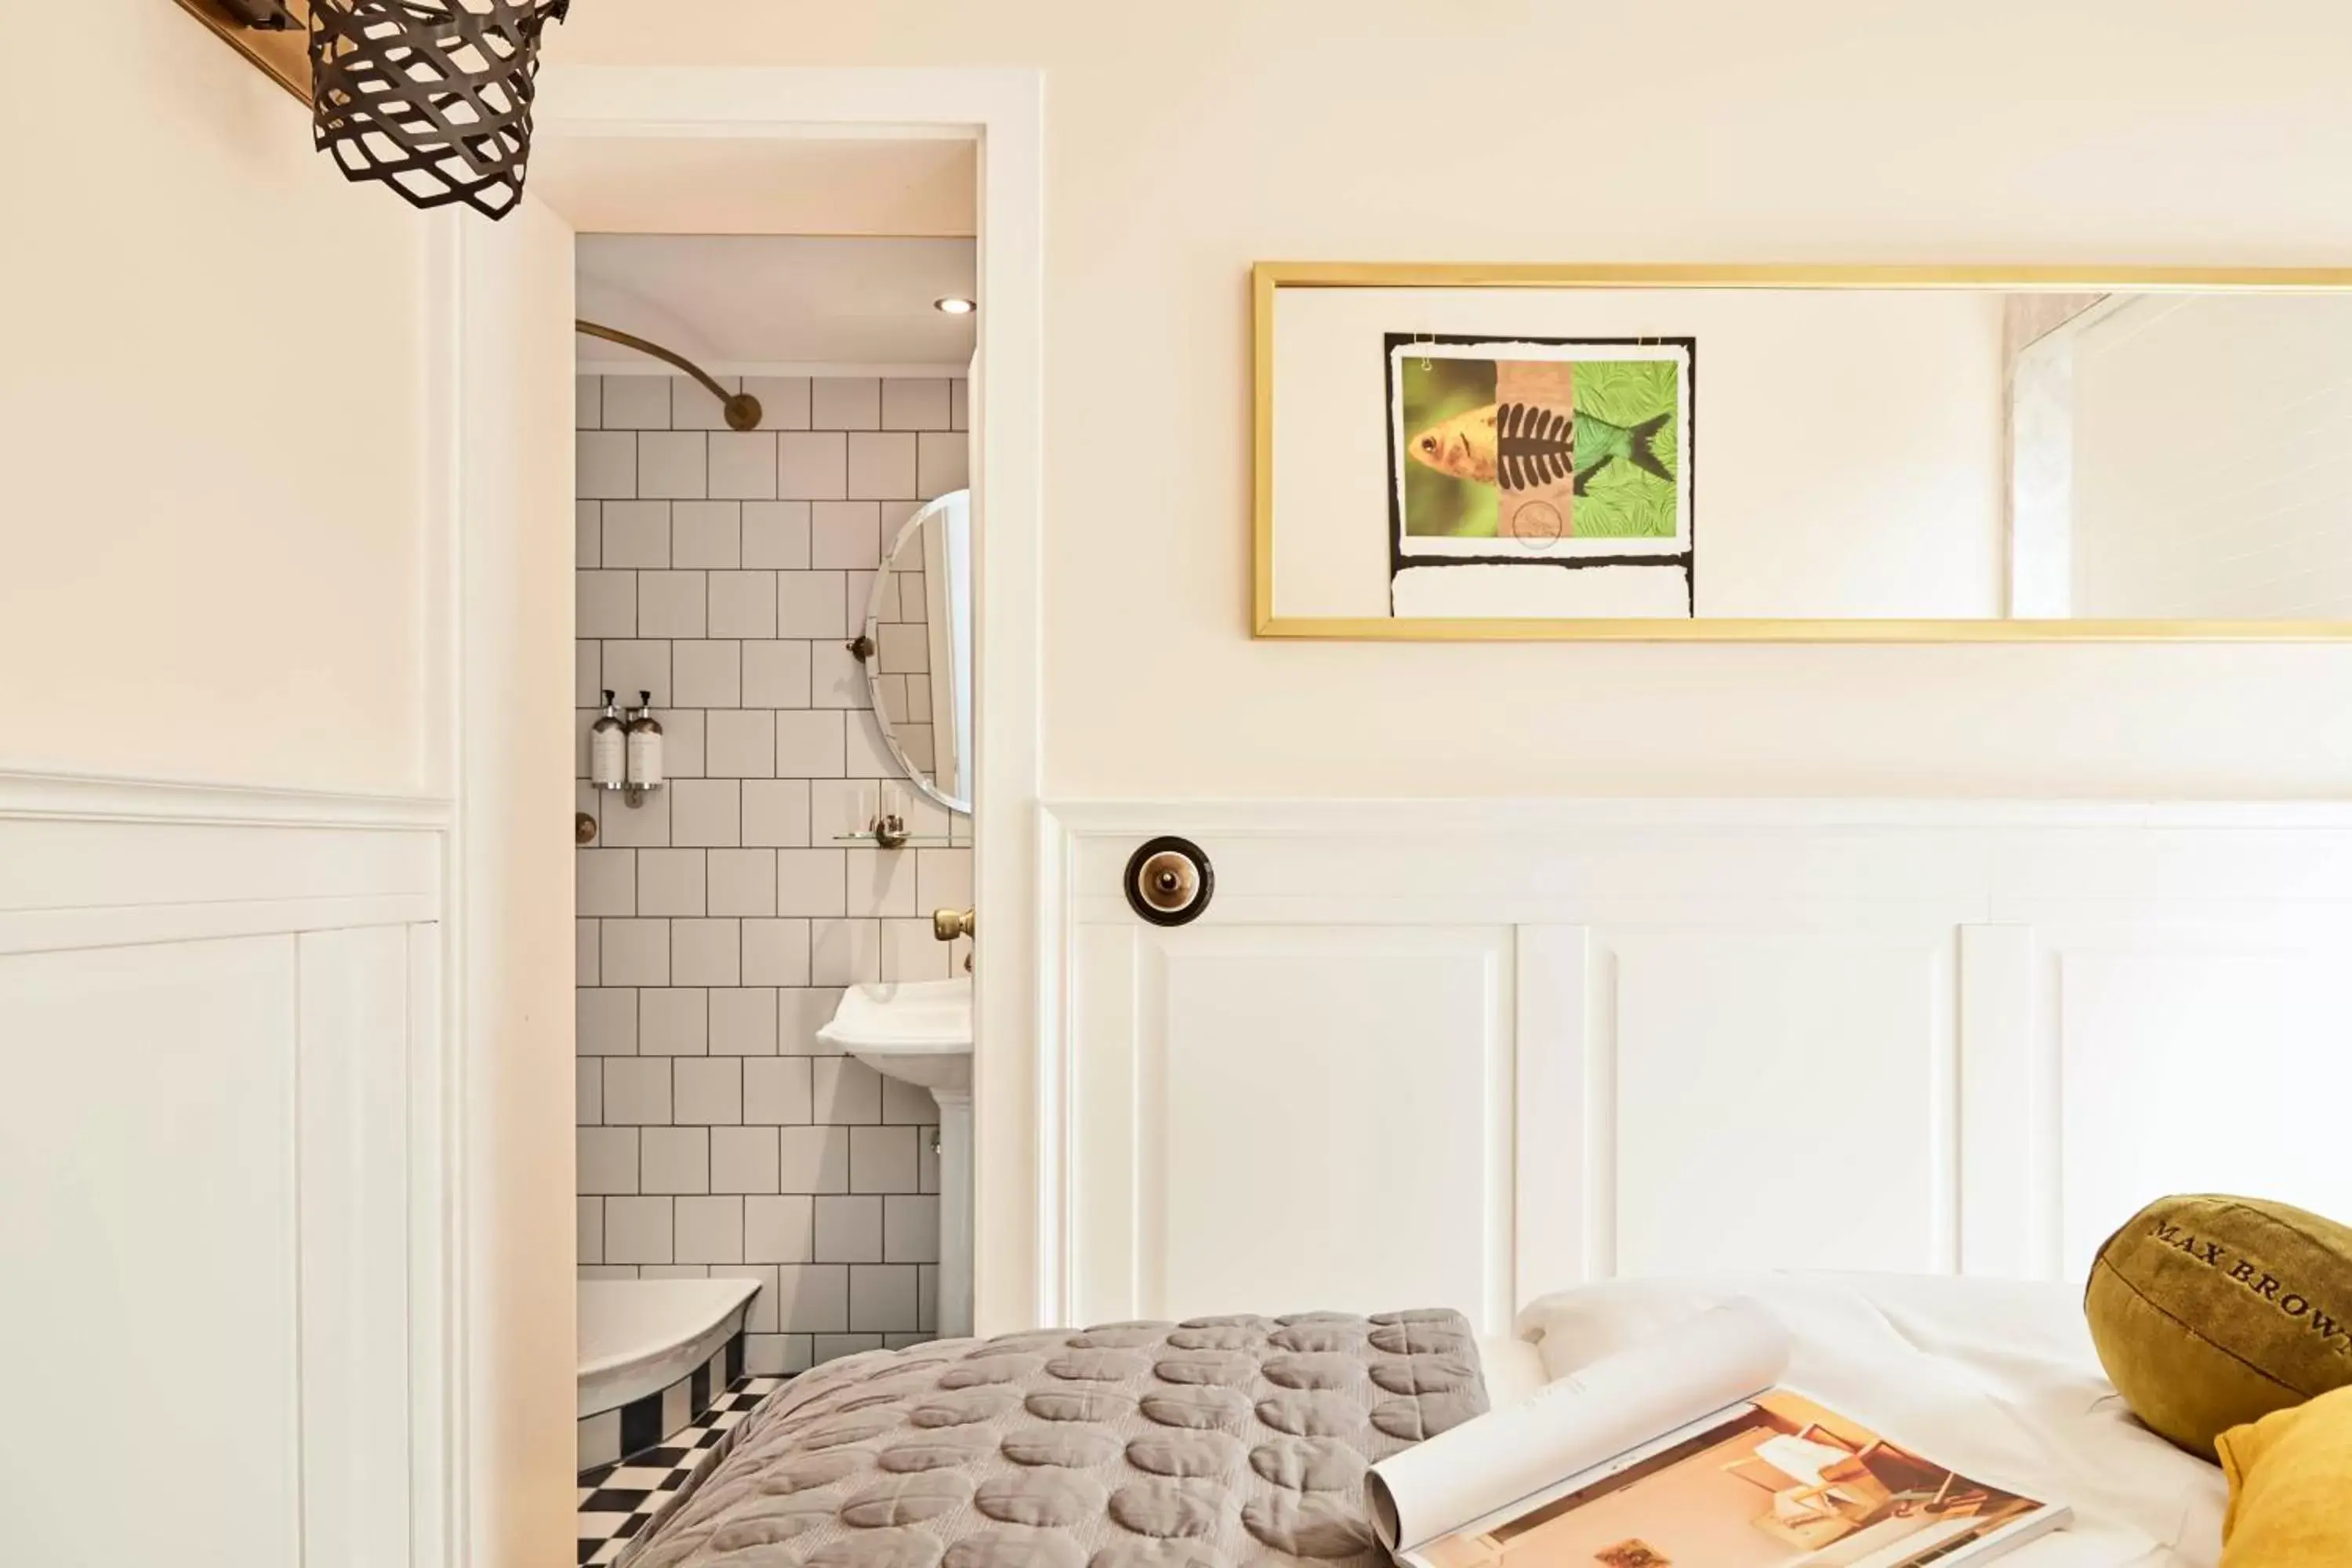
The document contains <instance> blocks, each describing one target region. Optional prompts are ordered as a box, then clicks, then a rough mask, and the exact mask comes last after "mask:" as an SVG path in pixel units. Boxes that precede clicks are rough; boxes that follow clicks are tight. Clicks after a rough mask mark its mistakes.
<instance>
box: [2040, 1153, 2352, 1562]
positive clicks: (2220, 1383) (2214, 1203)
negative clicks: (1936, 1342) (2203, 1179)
mask: <svg viewBox="0 0 2352 1568" xmlns="http://www.w3.org/2000/svg"><path fill="white" fill-rule="evenodd" d="M2083 1309H2084V1314H2085V1315H2086V1316H2087V1317H2088V1318H2089V1320H2090V1325H2091V1341H2092V1342H2093V1343H2094V1344H2095V1345H2096V1346H2097V1347H2098V1351H2099V1361H2100V1363H2101V1364H2102V1365H2104V1366H2105V1368H2106V1371H2107V1377H2108V1380H2109V1381H2110V1382H2112V1383H2113V1384H2115V1385H2116V1388H2117V1389H2119V1390H2121V1391H2122V1394H2123V1396H2124V1398H2125V1399H2126V1401H2128V1402H2129V1403H2130V1405H2131V1407H2132V1414H2134V1415H2137V1416H2138V1417H2139V1418H2140V1420H2141V1421H2143V1422H2145V1423H2146V1424H2147V1426H2148V1427H2149V1428H2151V1429H2152V1430H2154V1431H2156V1432H2157V1433H2158V1434H2160V1435H2161V1436H2165V1437H2168V1438H2169V1439H2171V1440H2172V1441H2173V1442H2175V1443H2177V1444H2179V1446H2180V1447H2183V1448H2186V1449H2188V1450H2189V1452H2190V1453H2192V1454H2195V1455H2197V1456H2198V1457H2200V1458H2211V1457H2212V1454H2213V1439H2214V1438H2216V1437H2218V1436H2221V1434H2222V1433H2223V1432H2226V1431H2228V1430H2229V1429H2230V1428H2231V1427H2232V1426H2243V1425H2244V1424H2245V1423H2247V1422H2249V1421H2259V1420H2260V1419H2262V1418H2263V1416H2265V1415H2269V1414H2270V1413H2271V1412H2272V1411H2273V1410H2284V1409H2286V1408H2288V1407H2289V1406H2291V1405H2300V1404H2302V1403H2303V1402H2304V1401H2305V1400H2306V1399H2310V1398H2314V1397H2315V1396H2316V1395H2319V1394H2326V1393H2328V1392H2329V1391H2330V1390H2332V1389H2336V1388H2341V1387H2344V1386H2346V1385H2347V1384H2352V1227H2347V1226H2341V1225H2337V1224H2336V1223H2335V1222H2334V1221H2332V1220H2326V1219H2322V1218H2321V1217H2320V1216H2319V1215H2315V1214H2306V1213H2305V1212H2304V1211H2303V1210H2301V1209H2298V1208H2291V1207H2289V1206H2288V1205H2285V1204H2274V1203H2264V1202H2262V1201H2260V1200H2258V1199H2254V1198H2231V1197H2217V1196H2210V1195H2197V1194H2191V1195H2187V1196H2181V1197H2170V1198H2159V1199H2158V1200H2157V1201H2156V1202H2155V1203H2152V1204H2150V1205H2147V1207H2146V1208H2144V1209H2142V1210H2140V1212H2139V1213H2138V1214H2137V1215H2133V1216H2132V1217H2131V1219H2130V1220H2129V1221H2127V1222H2126V1224H2125V1225H2124V1226H2123V1228H2122V1229H2120V1230H2118V1231H2116V1234H2115V1235H2113V1236H2111V1237H2108V1238H2107V1242H2106V1245H2105V1247H2101V1248H2100V1249H2099V1256H2098V1259H2097V1261H2096V1262H2095V1263H2094V1264H2093V1265H2092V1267H2091V1280H2090V1286H2089V1288H2088V1289H2086V1290H2085V1291H2084V1296H2083ZM2347 1561H2348V1562H2352V1560H2347Z"/></svg>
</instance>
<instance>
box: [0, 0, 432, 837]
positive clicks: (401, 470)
mask: <svg viewBox="0 0 2352 1568" xmlns="http://www.w3.org/2000/svg"><path fill="white" fill-rule="evenodd" d="M49 32H50V33H52V34H53V35H54V36H53V37H48V38H47V40H46V41H45V42H42V43H39V44H35V43H34V42H32V41H30V40H29V39H27V40H20V47H13V48H8V49H5V50H0V212H5V215H6V216H5V224H6V226H7V231H8V237H7V240H6V243H5V246H0V279H5V298H6V299H7V301H8V324H7V345H6V352H5V368H0V453H5V476H6V478H5V500H0V687H5V696H0V715H5V717H4V718H0V768H32V769H50V770H58V771H68V772H90V773H147V774H154V775H162V776H167V777H175V778H196V779H208V780H220V781H226V782H236V783H247V784H281V785H299V786H311V787H331V788H342V789H356V790H365V791H371V792H385V793H390V792H401V791H414V790H419V789H425V788H428V787H431V788H439V787H442V781H441V779H440V773H441V768H440V759H439V758H438V756H437V755H436V750H435V747H434V743H433V742H432V741H431V740H430V738H429V732H428V730H427V726H426V723H425V707H426V701H427V692H426V684H427V680H428V679H429V677H428V674H427V670H426V665H425V659H424V657H423V656H424V653H425V635H426V631H427V614H426V610H427V606H428V603H429V601H428V598H427V595H428V585H429V584H432V583H433V582H435V581H436V580H437V574H438V573H439V571H440V569H441V568H440V551H441V548H442V547H441V544H440V535H439V531H438V529H437V528H436V526H434V525H433V523H432V520H431V519H430V517H429V514H428V512H427V509H426V500H427V498H426V496H425V493H424V490H423V488H422V486H421V485H420V482H419V473H420V469H421V467H422V463H421V454H422V451H423V440H424V436H423V430H424V426H423V422H422V417H421V415H422V409H423V405H424V384H423V380H422V377H423V374H424V367H425V342H424V341H423V338H424V334H423V333H422V331H420V327H421V323H422V317H421V311H422V310H423V306H424V298H423V292H422V290H423V287H424V279H425V246H426V243H427V237H428V233H429V230H430V227H431V225H430V223H429V222H428V221H427V220H424V219H421V218H419V217H418V216H415V214H413V213H411V212H409V211H408V210H407V209H406V208H405V207H404V206H403V205H401V204H400V203H398V202H396V201H394V200H392V199H390V198H388V197H387V196H386V195H383V193H382V192H377V191H367V190H357V189H353V188H351V187H349V186H346V185H345V184H344V183H343V182H342V180H341V177H340V176H338V175H337V174H335V172H334V171H333V169H332V168H331V167H330V166H328V165H327V164H326V163H324V162H323V161H322V160H321V159H320V158H319V156H318V155H317V154H316V153H313V152H311V150H310V133H309V130H308V127H307V124H306V121H305V117H304V115H303V113H302V110H301V108H300V106H299V104H297V103H295V102H294V101H293V100H291V99H289V98H288V97H287V96H286V94H285V92H284V91H283V90H282V89H279V88H278V87H276V86H275V85H273V84H272V83H270V82H269V81H268V79H265V78H264V77H263V76H262V75H261V73H260V72H259V71H257V70H256V69H254V68H252V67H251V66H249V65H247V63H246V62H245V61H243V60H242V59H240V58H237V57H236V55H235V54H233V53H232V52H231V51H230V50H229V49H227V48H226V47H224V46H223V45H222V44H221V43H220V42H219V40H217V39H216V38H215V37H213V36H212V35H211V34H210V33H208V32H206V31H205V29H204V27H203V26H200V25H198V24H197V22H196V21H195V20H194V18H193V17H190V16H186V15H184V14H183V13H182V12H181V11H180V10H179V9H178V8H177V7H176V6H173V5H170V4H168V3H159V0H79V3H77V4H76V5H73V6H72V7H71V15H70V16H69V17H64V18H60V19H59V20H58V24H57V26H54V27H52V28H50V29H49Z"/></svg>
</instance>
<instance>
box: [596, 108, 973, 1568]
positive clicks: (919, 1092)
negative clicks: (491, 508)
mask: <svg viewBox="0 0 2352 1568" xmlns="http://www.w3.org/2000/svg"><path fill="white" fill-rule="evenodd" d="M914 150H915V151H916V153H918V154H919V156H920V157H921V159H922V161H923V166H925V167H928V166H929V163H932V162H934V161H935V160H934V159H933V158H932V156H931V155H932V154H933V153H934V152H935V145H934V144H931V143H916V144H914ZM883 151H887V146H877V145H876V144H867V145H864V146H861V147H860V148H859V149H858V152H859V156H858V158H857V160H856V162H857V163H858V165H859V167H860V169H861V171H862V172H863V173H865V174H867V175H868V176H869V177H870V176H872V175H873V174H875V173H877V158H876V153H877V152H883ZM967 151H968V149H967ZM823 158H824V148H823V147H822V146H820V147H817V148H814V149H803V150H801V151H800V154H799V161H800V162H802V163H805V164H808V165H811V166H812V169H813V168H814V166H816V165H820V164H821V163H822V162H823ZM859 216H860V215H856V214H855V213H853V212H849V211H844V210H841V209H839V208H835V207H833V206H831V205H829V204H818V205H813V207H812V210H810V211H809V212H808V213H807V214H806V216H805V218H804V219H803V221H805V222H808V223H810V224H816V223H833V224H840V223H845V222H850V221H855V220H856V219H857V218H858V217H859ZM957 218H958V213H957V211H956V210H955V209H954V208H953V207H952V206H950V207H949V208H948V210H946V211H942V212H940V213H937V214H934V215H931V216H930V217H929V222H928V223H926V224H925V226H929V227H937V226H952V225H954V224H955V223H956V221H957ZM898 221H899V223H900V224H901V225H902V226H903V224H904V221H905V220H904V218H903V217H901V218H900V219H899V220H898ZM575 255H576V268H577V270H576V277H575V300H576V304H575V309H576V310H577V312H578V317H579V323H580V337H579V340H578V342H579V366H578V369H579V379H578V383H577V390H576V394H575V398H574V409H575V424H576V426H577V427H578V431H579V434H578V437H577V441H578V457H577V460H576V462H575V465H574V485H575V491H576V494H575V500H576V504H577V509H578V513H577V531H578V558H577V563H576V570H577V578H576V583H577V595H576V605H577V608H576V612H575V614H576V627H575V630H576V634H577V641H576V644H575V649H574V651H575V655H576V668H575V689H574V693H573V703H574V718H575V723H576V725H577V728H578V731H579V735H580V745H579V748H578V752H577V755H576V759H575V763H576V768H577V772H578V776H579V782H580V786H581V794H580V800H579V804H578V819H579V820H578V825H577V826H578V836H579V838H580V840H581V847H580V848H579V851H578V857H577V861H576V874H575V884H574V885H575V889H576V892H575V898H576V901H577V909H576V914H577V916H578V919H579V924H578V927H577V936H578V941H579V947H578V956H577V961H576V966H575V967H576V982H577V987H578V1020H579V1024H578V1037H577V1051H578V1059H577V1062H576V1064H575V1071H576V1074H577V1079H576V1096H575V1114H576V1117H577V1120H578V1122H579V1131H578V1139H579V1145H578V1147H579V1176H578V1180H579V1198H578V1215H577V1217H578V1247H579V1259H580V1280H581V1285H580V1310H579V1331H580V1360H581V1389H580V1429H579V1443H580V1468H581V1471H582V1486H583V1489H584V1490H588V1491H590V1492H592V1493H604V1494H606V1495H609V1496H613V1497H619V1496H621V1495H622V1494H624V1493H635V1492H641V1491H648V1490H651V1491H655V1492H656V1493H657V1492H658V1490H659V1489H658V1488H657V1487H656V1488H646V1487H636V1486H628V1487H614V1486H610V1485H607V1484H604V1483H606V1482H607V1481H608V1479H609V1475H610V1473H611V1470H612V1468H613V1467H615V1466H628V1465H629V1464H630V1463H631V1461H632V1460H633V1459H636V1458H640V1457H641V1456H642V1455H643V1454H644V1453H645V1452H646V1451H647V1450H655V1449H658V1450H664V1451H677V1452H682V1453H691V1452H698V1451H700V1450H701V1449H702V1448H704V1447H707V1446H708V1445H706V1444H704V1443H702V1442H701V1441H700V1440H699V1439H700V1437H701V1436H704V1435H705V1434H706V1432H707V1431H708V1430H709V1429H710V1424H711V1423H712V1422H714V1421H716V1420H718V1419H719V1418H721V1417H722V1416H723V1415H725V1414H727V1413H728V1412H729V1411H730V1409H731V1408H732V1405H733V1400H731V1399H730V1394H732V1395H734V1396H735V1397H736V1398H744V1397H756V1396H757V1395H758V1394H762V1393H765V1392H766V1391H767V1390H768V1389H769V1388H771V1387H772V1386H773V1382H774V1380H777V1379H781V1378H785V1377H790V1376H792V1375H794V1374H796V1373H802V1372H805V1371H808V1370H809V1369H810V1368H811V1367H813V1366H814V1365H817V1364H820V1363H824V1362H827V1361H831V1360H835V1359H838V1358H840V1357H842V1356H845V1355H854V1354H856V1353H858V1352H864V1351H872V1350H883V1349H903V1348H906V1347H908V1346H910V1345H913V1344H918V1343H920V1342H924V1341H926V1340H928V1339H930V1338H933V1337H936V1336H939V1335H941V1334H949V1335H956V1334H968V1333H970V1332H971V1249H970V1242H969V1238H970V1235H971V1220H970V1209H969V1205H970V1200H971V1172H970V1152H971V1139H970V1124H971V1068H970V1054H971V1029H970V1026H969V1019H970V1016H971V1000H970V998H971V973H970V955H971V939H970V938H969V936H967V935H963V934H960V933H961V931H962V930H963V927H964V925H965V923H966V922H967V920H968V911H970V910H971V909H972V907H973V900H972V877H971V861H972V849H971V814H972V811H973V807H974V801H973V794H974V790H973V784H972V782H971V768H970V758H971V751H972V735H971V646H972V631H973V613H972V601H971V527H970V517H971V504H970V502H971V492H970V483H971V479H970V476H971V458H970V439H971V436H970V431H971V418H970V407H971V403H970V394H971V385H970V374H969V372H970V366H971V359H972V354H973V351H974V346H975V341H976V326H977V311H978V309H979V304H978V294H979V279H978V272H977V258H976V255H975V246H974V242H973V240H972V239H971V237H957V236H940V235H923V236H886V235H854V236H853V235H841V234H822V235H814V236H773V235H760V236H749V235H663V234H646V233H630V234H583V235H581V236H580V237H579V239H578V241H577V245H576V250H575ZM910 1010H919V1012H920V1013H921V1015H922V1018H923V1029H922V1033H923V1036H924V1037H925V1038H924V1047H925V1048H923V1049H921V1050H919V1051H912V1052H908V1051H902V1050H901V1049H899V1048H898V1047H901V1046H903V1045H905V1044H906V1043H907V1042H908V1037H909V1028H908V1025H907V1023H906V1022H905V1020H906V1019H907V1018H908V1016H912V1015H911V1011H910ZM955 1016H961V1019H962V1020H964V1022H963V1025H962V1026H961V1028H959V1027H956V1026H954V1022H953V1019H954V1017H955ZM942 1021H944V1022H942ZM958 1036H960V1038H957V1037H958ZM943 1211H945V1212H943ZM638 1468H644V1467H643V1466H642V1465H640V1466H639V1467H638ZM621 1506H625V1507H626V1508H627V1509H628V1510H630V1511H631V1512H635V1511H640V1510H643V1509H644V1508H645V1507H646V1506H647V1504H646V1500H642V1499H635V1500H628V1501H626V1502H625V1504H624V1505H621ZM588 1511H589V1512H591V1513H617V1512H618V1511H619V1507H617V1506H616V1507H614V1508H608V1509H604V1510H596V1509H595V1508H594V1507H593V1497H592V1499H591V1506H590V1508H589V1510H588ZM620 1522H621V1521H619V1520H618V1519H613V1520H594V1519H584V1520H583V1539H586V1538H587V1534H588V1531H589V1529H590V1527H591V1526H592V1525H594V1524H598V1523H613V1524H615V1525H617V1524H619V1523H620ZM592 1560H593V1559H592Z"/></svg>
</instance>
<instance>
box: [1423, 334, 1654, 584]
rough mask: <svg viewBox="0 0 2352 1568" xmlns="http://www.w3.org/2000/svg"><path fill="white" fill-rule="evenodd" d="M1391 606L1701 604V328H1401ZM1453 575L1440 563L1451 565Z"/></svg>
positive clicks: (1448, 567) (1446, 565) (1447, 567)
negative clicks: (1583, 332) (1697, 500)
mask: <svg viewBox="0 0 2352 1568" xmlns="http://www.w3.org/2000/svg"><path fill="white" fill-rule="evenodd" d="M1386 347H1387V351H1388V414H1389V433H1388V435H1389V443H1388V444H1389V453H1390V463H1389V467H1390V473H1389V513H1390V515H1389V533H1390V539H1389V545H1390V575H1391V613H1410V611H1409V610H1407V609H1406V608H1405V607H1404V605H1403V604H1402V601H1403V600H1404V599H1406V598H1408V597H1415V598H1421V599H1428V598H1431V597H1433V596H1442V598H1443V600H1444V602H1445V603H1446V604H1447V605H1449V606H1451V607H1452V608H1453V609H1454V613H1457V614H1473V615H1476V614H1486V615H1506V616H1507V615H1510V614H1512V613H1514V607H1515V606H1516V605H1521V604H1533V603H1539V602H1543V601H1545V600H1548V599H1549V598H1552V597H1554V596H1555V595H1553V594H1550V593H1547V592H1546V591H1545V590H1546V588H1547V586H1554V585H1556V586H1557V587H1566V586H1568V584H1567V582H1566V580H1564V579H1559V578H1557V577H1556V576H1555V574H1564V573H1574V574H1578V575H1577V578H1576V580H1575V583H1574V587H1575V589H1576V597H1577V598H1578V599H1579V600H1580V601H1582V602H1583V603H1585V604H1586V605H1590V606H1591V611H1590V612H1589V613H1599V614H1604V615H1605V614H1608V613H1610V612H1611V608H1612V604H1613V605H1616V607H1617V613H1620V614H1626V615H1640V616H1689V615H1691V614H1692V609H1693V605H1694V602H1695V595H1696V545H1695V540H1694V536H1693V528H1692V496H1693V485H1692V450H1693V430H1692V420H1691V409H1692V403H1693V382H1694V379H1695V376H1696V361H1697V343H1696V340H1695V339H1692V338H1641V339H1608V338H1591V339H1577V340H1567V339H1559V338H1508V339H1504V338H1472V337H1457V336H1432V335H1430V334H1427V333H1421V334H1413V333H1403V332H1390V333H1388V334H1386ZM1441 574H1442V575H1441Z"/></svg>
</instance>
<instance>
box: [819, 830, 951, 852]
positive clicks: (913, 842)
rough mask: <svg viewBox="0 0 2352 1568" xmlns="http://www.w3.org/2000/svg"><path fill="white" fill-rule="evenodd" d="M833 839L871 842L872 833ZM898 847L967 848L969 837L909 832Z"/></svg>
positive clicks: (841, 835)
mask: <svg viewBox="0 0 2352 1568" xmlns="http://www.w3.org/2000/svg"><path fill="white" fill-rule="evenodd" d="M833 841H834V842H835V844H873V843H874V835H872V834H871V833H836V834H835V835H834V836H833ZM876 847H877V848H878V847H880V846H878V845H877V846H876ZM898 847H899V848H901V849H916V848H922V849H969V848H971V838H970V837H958V836H956V835H954V834H951V833H909V834H908V835H907V837H906V839H905V840H904V842H902V843H900V844H899V845H898Z"/></svg>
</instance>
